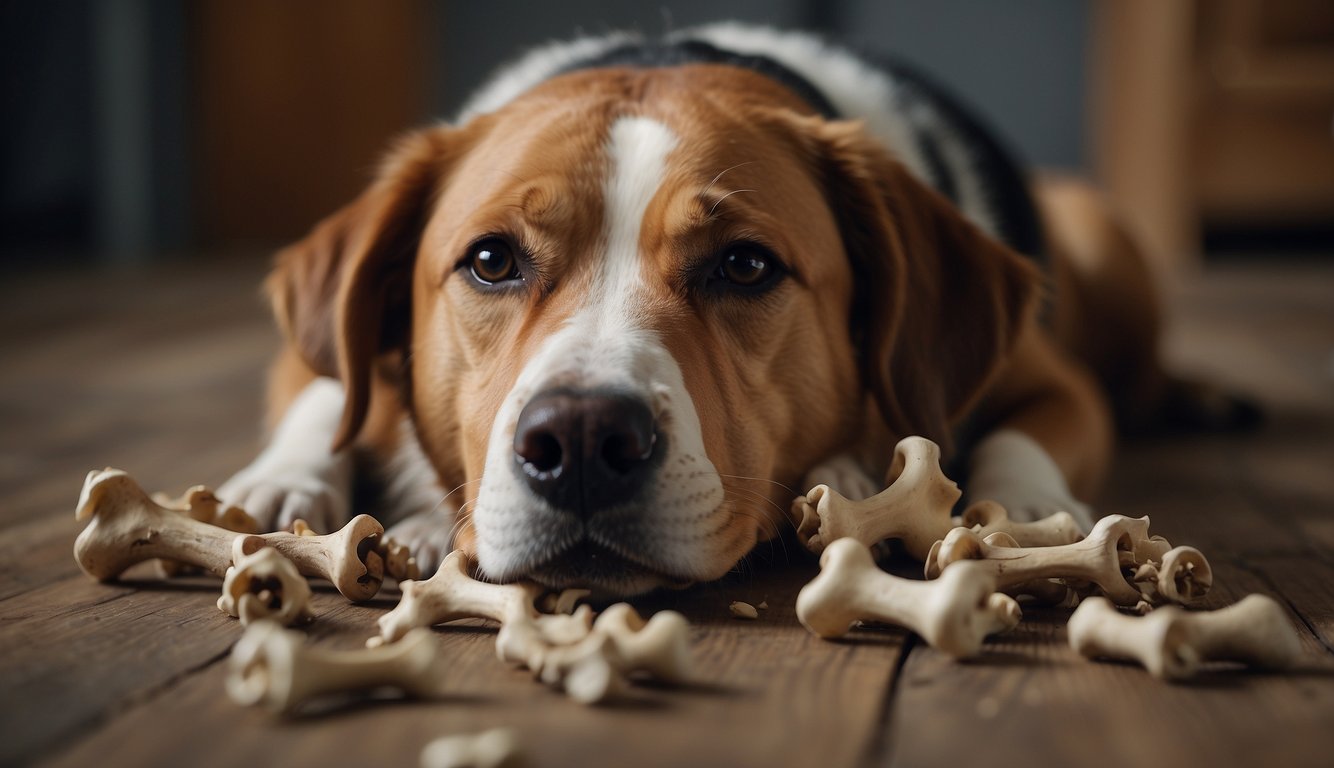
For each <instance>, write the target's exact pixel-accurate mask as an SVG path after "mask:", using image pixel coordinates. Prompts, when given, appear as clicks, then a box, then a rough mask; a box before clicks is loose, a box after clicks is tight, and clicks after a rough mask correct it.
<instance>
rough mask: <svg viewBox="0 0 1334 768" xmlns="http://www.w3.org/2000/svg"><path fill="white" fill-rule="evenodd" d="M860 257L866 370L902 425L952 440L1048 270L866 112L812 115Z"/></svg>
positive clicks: (858, 331) (902, 429)
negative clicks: (929, 180) (870, 125)
mask: <svg viewBox="0 0 1334 768" xmlns="http://www.w3.org/2000/svg"><path fill="white" fill-rule="evenodd" d="M808 130H812V131H813V132H814V134H815V135H816V136H817V137H818V146H817V151H818V152H819V153H820V156H821V160H822V165H823V169H822V170H823V173H824V175H825V179H824V180H825V185H826V189H827V190H828V192H827V194H828V198H829V204H830V206H831V208H832V210H833V213H834V216H835V218H836V219H837V220H838V224H839V228H840V231H841V233H842V236H843V241H844V248H845V249H846V251H847V254H848V257H849V258H850V259H851V261H852V267H853V275H854V280H855V281H856V295H855V297H854V303H853V309H852V317H851V318H850V322H851V326H852V331H853V334H854V337H855V338H856V340H857V341H858V348H859V350H860V352H861V355H862V358H861V361H860V366H861V371H862V376H863V380H864V381H865V382H866V385H867V386H868V388H869V389H870V391H871V392H872V393H873V394H874V396H875V398H876V401H877V403H878V405H879V407H880V410H881V414H882V415H883V417H884V418H885V420H886V422H887V423H888V424H889V426H890V427H891V428H892V429H894V430H895V431H896V432H897V433H898V434H899V435H900V436H906V435H923V436H926V437H928V438H930V439H932V440H935V441H936V442H938V443H940V444H941V445H942V446H949V444H950V442H951V440H950V438H951V435H950V427H951V425H952V424H953V423H954V422H955V421H956V420H957V419H958V417H959V416H960V415H961V414H962V413H963V412H964V411H965V410H966V409H967V408H968V407H969V406H970V405H971V404H972V403H973V401H974V400H975V399H976V398H977V397H978V395H979V394H980V393H981V391H982V388H983V387H984V386H985V385H986V383H987V381H988V379H989V378H990V377H991V375H992V374H993V373H994V372H995V371H996V370H997V368H998V367H999V364H1000V362H1001V360H1002V359H1003V357H1004V356H1005V354H1006V353H1007V352H1008V351H1009V349H1010V347H1011V345H1012V344H1013V343H1014V340H1015V337H1016V336H1017V334H1018V332H1019V329H1020V328H1021V326H1022V324H1023V323H1024V322H1025V321H1026V320H1027V319H1028V317H1029V314H1030V312H1031V311H1032V309H1033V307H1034V304H1035V298H1036V294H1037V292H1038V286H1039V284H1040V282H1041V274H1040V272H1039V271H1038V269H1037V268H1036V267H1035V266H1034V265H1033V264H1032V263H1030V262H1029V261H1028V260H1027V259H1025V258H1024V257H1022V256H1020V255H1019V254H1017V253H1015V252H1014V251H1012V250H1010V249H1009V248H1007V247H1006V246H1005V245H1003V244H1001V243H1000V242H999V241H997V240H996V239H994V238H992V237H990V236H988V235H987V234H986V233H984V232H982V231H981V230H980V229H978V228H977V227H976V226H975V225H973V224H972V223H971V222H969V221H967V220H966V219H965V218H964V217H963V216H962V215H961V214H960V213H959V211H958V210H957V209H956V208H955V207H954V206H953V205H952V204H951V203H950V202H949V201H948V200H946V199H945V198H943V197H941V196H940V195H939V194H938V193H936V192H935V191H934V190H933V189H931V188H930V187H928V186H927V185H925V184H923V183H922V182H921V181H919V180H917V179H916V178H914V177H913V175H912V174H911V172H909V171H908V170H907V168H905V167H904V166H903V165H902V164H901V163H900V162H898V161H897V160H895V159H894V158H893V157H892V156H891V155H890V154H889V153H888V152H887V151H886V150H885V149H884V148H883V147H882V146H881V145H880V144H879V143H878V142H876V141H874V140H873V139H871V138H870V137H869V136H867V135H866V134H865V132H864V130H863V129H862V125H861V124H860V123H850V122H824V121H811V122H810V123H808Z"/></svg>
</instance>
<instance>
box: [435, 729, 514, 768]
mask: <svg viewBox="0 0 1334 768" xmlns="http://www.w3.org/2000/svg"><path fill="white" fill-rule="evenodd" d="M527 762H528V761H527V759H526V758H525V757H524V753H523V748H522V746H521V745H520V743H519V736H518V734H517V733H515V731H514V729H512V728H492V729H491V730H489V731H482V732H481V733H475V734H474V733H469V734H459V735H456V736H443V737H441V738H438V739H436V740H435V741H432V742H431V743H430V744H427V745H426V747H425V748H424V749H422V754H421V768H521V767H522V766H523V765H526V764H527Z"/></svg>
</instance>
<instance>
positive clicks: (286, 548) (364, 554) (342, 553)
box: [262, 515, 384, 602]
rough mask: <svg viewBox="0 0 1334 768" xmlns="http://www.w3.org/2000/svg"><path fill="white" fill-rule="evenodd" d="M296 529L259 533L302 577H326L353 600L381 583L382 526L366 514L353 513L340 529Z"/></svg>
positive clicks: (369, 594) (372, 594) (372, 592)
mask: <svg viewBox="0 0 1334 768" xmlns="http://www.w3.org/2000/svg"><path fill="white" fill-rule="evenodd" d="M294 528H295V531H296V532H288V531H278V532H277V533H266V534H263V536H262V538H263V539H264V540H265V541H266V542H268V544H269V546H271V547H273V548H274V549H276V550H278V551H279V552H281V553H282V554H283V556H284V557H286V558H287V559H289V560H291V561H292V562H293V563H296V567H297V570H298V571H300V572H301V575H302V576H313V577H318V578H324V579H328V580H329V581H330V582H332V583H333V585H334V587H336V588H337V589H338V591H339V592H340V593H341V594H342V595H343V596H344V597H346V598H347V599H348V600H352V601H354V602H356V601H361V600H369V599H371V598H372V597H375V594H376V593H377V592H379V591H380V585H381V584H382V583H383V582H384V560H383V559H382V558H381V557H380V554H379V553H378V552H377V551H376V547H377V546H378V545H379V543H380V536H382V535H383V534H384V526H382V525H380V523H379V522H378V521H377V520H376V519H375V518H373V517H371V516H370V515H357V516H356V517H354V518H352V519H351V520H350V521H348V523H347V525H345V526H343V527H342V529H340V530H337V531H334V532H333V533H330V534H326V535H323V536H316V535H314V532H313V531H311V530H310V528H309V526H306V525H305V524H304V523H301V524H300V525H296V526H294Z"/></svg>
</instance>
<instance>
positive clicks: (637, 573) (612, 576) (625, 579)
mask: <svg viewBox="0 0 1334 768" xmlns="http://www.w3.org/2000/svg"><path fill="white" fill-rule="evenodd" d="M523 578H527V579H531V580H533V581H535V582H537V583H538V584H541V585H542V586H544V587H548V588H551V589H569V588H575V587H580V588H585V589H592V590H593V591H594V592H598V593H612V594H629V593H638V592H646V591H648V590H650V589H653V588H656V587H681V586H685V585H686V584H689V583H690V579H686V578H683V577H680V576H674V575H672V574H668V573H665V572H663V571H661V570H658V569H656V568H653V567H651V566H648V565H646V564H644V563H642V562H640V561H638V560H635V559H632V558H630V557H627V556H625V555H623V554H621V553H619V552H617V551H616V550H614V549H612V548H610V547H607V546H605V545H602V544H599V543H597V542H595V541H591V540H589V539H581V540H580V541H578V542H577V543H575V544H573V545H571V546H569V547H566V548H565V549H563V550H561V551H560V552H559V553H557V554H556V555H554V556H552V557H550V558H548V559H546V560H544V561H542V562H540V563H537V564H535V565H532V566H531V567H529V568H528V569H527V570H526V572H525V573H524V574H523Z"/></svg>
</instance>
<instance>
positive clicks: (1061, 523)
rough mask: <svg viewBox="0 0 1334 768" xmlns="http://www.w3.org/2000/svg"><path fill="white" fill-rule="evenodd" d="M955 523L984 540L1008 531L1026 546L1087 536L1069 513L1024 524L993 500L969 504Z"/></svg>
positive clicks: (1056, 544) (1054, 544)
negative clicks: (1011, 517)
mask: <svg viewBox="0 0 1334 768" xmlns="http://www.w3.org/2000/svg"><path fill="white" fill-rule="evenodd" d="M954 524H955V526H962V527H964V528H970V529H972V531H973V533H976V534H977V535H978V536H981V537H982V538H984V539H985V538H986V537H987V536H990V535H991V534H993V533H1005V534H1008V535H1009V536H1011V537H1012V538H1013V539H1014V540H1015V541H1016V542H1017V543H1018V544H1019V545H1020V546H1024V547H1054V546H1059V545H1061V544H1073V543H1075V542H1076V541H1079V540H1080V539H1082V538H1084V532H1083V531H1081V530H1080V528H1079V523H1076V522H1075V518H1074V517H1072V516H1071V515H1070V513H1069V512H1057V513H1056V514H1054V515H1050V516H1048V517H1044V518H1042V519H1041V520H1034V521H1032V522H1028V523H1021V522H1016V521H1014V520H1011V519H1010V514H1009V513H1008V512H1006V511H1005V507H1002V506H1001V505H1000V504H998V503H996V502H994V501H989V500H986V501H979V502H977V503H975V504H971V505H969V507H968V508H967V509H965V510H964V511H963V515H961V516H959V517H957V518H955V519H954Z"/></svg>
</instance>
